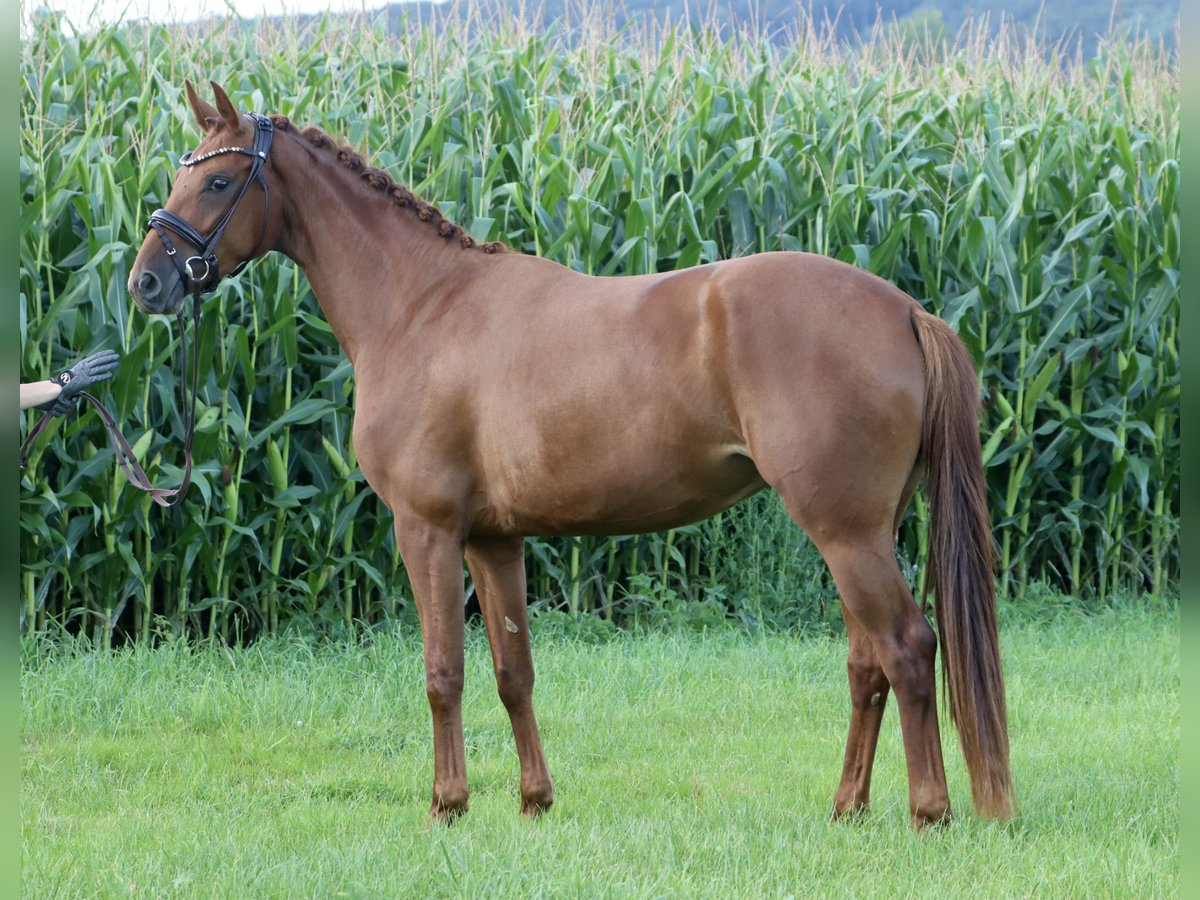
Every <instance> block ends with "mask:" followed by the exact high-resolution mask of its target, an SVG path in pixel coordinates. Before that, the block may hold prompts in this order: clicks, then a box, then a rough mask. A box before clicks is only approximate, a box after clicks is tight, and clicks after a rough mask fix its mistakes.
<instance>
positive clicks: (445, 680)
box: [425, 666, 463, 710]
mask: <svg viewBox="0 0 1200 900" xmlns="http://www.w3.org/2000/svg"><path fill="white" fill-rule="evenodd" d="M462 693H463V673H462V670H461V669H452V668H450V667H449V666H430V667H429V668H428V669H427V670H426V672H425V694H426V696H428V697H429V705H430V707H432V708H433V709H434V710H442V709H452V708H454V707H456V706H458V705H459V704H461V703H462Z"/></svg>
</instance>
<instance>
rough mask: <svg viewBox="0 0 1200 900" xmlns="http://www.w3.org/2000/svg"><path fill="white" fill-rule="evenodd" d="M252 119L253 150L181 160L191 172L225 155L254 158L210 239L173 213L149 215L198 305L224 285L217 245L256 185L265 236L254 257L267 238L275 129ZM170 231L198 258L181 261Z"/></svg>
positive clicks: (258, 117) (218, 151)
mask: <svg viewBox="0 0 1200 900" xmlns="http://www.w3.org/2000/svg"><path fill="white" fill-rule="evenodd" d="M250 118H251V119H253V120H254V146H253V147H220V148H218V149H216V150H213V151H211V152H209V153H203V154H201V155H200V156H195V157H193V156H192V154H191V153H190V152H188V153H185V154H184V155H183V157H182V158H181V159H180V160H179V162H180V164H181V165H183V166H186V167H188V168H191V167H192V166H196V165H199V164H200V163H202V162H205V161H206V160H209V159H212V158H213V157H214V156H220V155H221V154H223V153H241V154H242V155H244V156H249V157H250V158H251V162H250V174H249V175H247V176H246V180H245V181H243V182H242V189H241V190H240V191H238V195H237V197H235V198H234V201H233V204H232V205H231V206H230V207H229V209H227V210H225V215H223V216H221V220H220V221H219V222H217V225H216V227H215V228H213V230H212V231H210V232H209V233H208V237H205V236H204V235H202V234H201V233H200V232H198V231H197V230H196V229H195V228H193V227H192V226H191V225H190V224H188V223H187V222H186V221H184V220H183V219H182V218H181V217H180V216H177V215H175V213H173V212H171V211H170V210H167V209H156V210H155V211H154V212H152V213H150V225H149V227H150V228H153V229H154V230H155V231H156V232H158V236H159V238H160V239H161V240H162V242H163V247H164V248H165V249H166V251H167V256H169V257H171V262H173V263H174V264H175V268H176V269H177V270H178V271H179V277H180V278H181V279H183V284H184V286H185V287H186V288H187V289H188V290H189V291H190V292H191V293H192V294H194V295H195V296H196V300H197V301H199V295H200V294H201V293H207V292H208V291H212V290H215V289H216V287H217V284H218V283H220V281H221V278H222V276H221V274H220V272H219V270H218V268H217V244H219V243H220V242H221V236H222V235H224V234H225V229H226V227H228V225H229V223H230V221H231V220H232V219H233V214H234V213H236V212H237V210H238V207H239V206H241V204H242V198H243V197H245V196H246V191H248V190H249V189H250V185H251V184H253V183H254V182H256V181H257V182H258V184H259V186H260V187H261V188H262V195H263V219H262V232H261V233H260V234H259V236H258V243H257V244H256V245H255V246H254V253H253V254H251V256H254V255H257V253H258V250H259V248H260V247H262V242H263V240H264V238H266V235H267V213H268V211H269V200H268V196H267V178H266V176H265V175H264V174H263V167H264V166H265V165H266V164H267V154H268V153H269V152H270V150H271V137H272V136H273V135H274V133H275V129H274V126H273V125H272V124H271V120H270V119H268V118H267V117H266V116H261V115H259V114H258V113H250ZM168 231H173V232H175V234H176V235H178V236H179V237H181V238H183V239H184V240H185V241H187V242H188V243H189V244H191V245H192V246H194V247H195V248H196V253H195V255H194V256H189V257H188V258H187V259H186V260H180V258H179V253H178V252H177V251H176V249H175V244H174V243H173V242H172V241H171V238H170V237H168V235H167V232H168ZM247 262H248V260H247ZM245 265H246V263H242V264H241V265H240V266H238V267H237V268H235V269H234V270H233V271H232V272H230V273H229V274H230V275H236V274H237V273H238V272H240V271H242V268H243V267H244V266H245Z"/></svg>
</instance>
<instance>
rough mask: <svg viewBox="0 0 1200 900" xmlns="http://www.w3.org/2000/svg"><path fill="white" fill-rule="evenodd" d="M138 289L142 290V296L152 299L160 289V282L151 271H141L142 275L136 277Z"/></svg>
mask: <svg viewBox="0 0 1200 900" xmlns="http://www.w3.org/2000/svg"><path fill="white" fill-rule="evenodd" d="M138 290H139V291H141V292H142V297H143V298H145V299H146V300H153V299H154V298H155V297H157V296H158V292H159V291H161V290H162V282H160V281H159V280H158V276H157V275H155V274H154V273H153V272H143V273H142V277H141V278H139V279H138Z"/></svg>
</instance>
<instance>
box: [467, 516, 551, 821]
mask: <svg viewBox="0 0 1200 900" xmlns="http://www.w3.org/2000/svg"><path fill="white" fill-rule="evenodd" d="M467 567H468V568H469V569H470V570H471V578H472V579H474V581H475V591H476V594H477V596H478V597H479V609H480V612H481V613H482V614H483V620H484V624H485V625H486V626H487V634H488V643H489V644H490V645H491V648H492V665H493V668H494V670H495V673H496V689H497V691H498V692H499V694H500V700H501V702H502V703H503V704H504V708H505V709H506V710H507V711H508V717H509V720H510V721H511V723H512V730H513V738H514V739H515V740H516V744H517V758H518V759H519V760H520V763H521V812H522V813H524V814H525V815H527V816H534V815H537V814H539V813H542V812H544V811H545V810H547V809H549V808H550V806H551V804H553V803H554V783H553V781H551V779H550V772H549V770H548V769H547V768H546V758H545V755H544V754H543V753H542V740H541V736H540V735H539V733H538V726H537V719H536V718H535V717H534V713H533V682H534V673H533V654H532V651H531V649H530V646H529V618H528V608H527V606H526V596H525V594H526V591H525V542H524V540H523V539H521V538H507V539H502V540H494V541H469V542H468V543H467Z"/></svg>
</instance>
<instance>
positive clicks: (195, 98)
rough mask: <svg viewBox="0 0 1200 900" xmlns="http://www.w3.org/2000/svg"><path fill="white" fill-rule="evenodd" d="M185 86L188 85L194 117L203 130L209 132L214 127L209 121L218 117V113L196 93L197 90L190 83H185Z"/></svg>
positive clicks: (189, 99) (188, 95) (189, 100)
mask: <svg viewBox="0 0 1200 900" xmlns="http://www.w3.org/2000/svg"><path fill="white" fill-rule="evenodd" d="M184 84H186V85H187V97H188V103H190V104H191V105H192V115H194V116H195V117H196V122H197V124H199V126H200V128H201V130H203V131H208V129H209V128H211V127H212V122H210V121H209V120H210V119H215V118H216V117H217V111H216V110H215V109H213V107H212V105H211V104H209V103H205V102H204V101H203V100H201V99H200V95H199V94H197V93H196V89H195V88H194V87H192V83H191V82H190V81H185V82H184Z"/></svg>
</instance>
